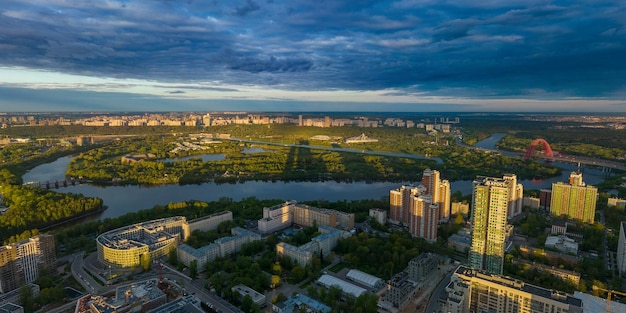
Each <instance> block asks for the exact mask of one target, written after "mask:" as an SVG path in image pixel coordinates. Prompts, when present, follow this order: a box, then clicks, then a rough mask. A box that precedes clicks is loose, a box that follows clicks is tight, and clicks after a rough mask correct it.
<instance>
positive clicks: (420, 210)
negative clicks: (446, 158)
mask: <svg viewBox="0 0 626 313" xmlns="http://www.w3.org/2000/svg"><path fill="white" fill-rule="evenodd" d="M389 209H390V211H389V221H390V222H392V223H394V224H397V225H403V226H408V228H409V231H410V232H411V234H412V235H413V236H414V237H420V238H424V239H426V240H428V241H431V242H432V241H436V240H437V225H438V223H440V222H446V221H448V220H449V219H450V214H451V213H450V182H448V181H447V180H441V178H440V174H439V171H437V170H431V169H426V170H424V173H423V175H422V181H421V184H420V185H419V186H411V185H403V186H401V187H400V188H398V189H393V190H390V191H389Z"/></svg>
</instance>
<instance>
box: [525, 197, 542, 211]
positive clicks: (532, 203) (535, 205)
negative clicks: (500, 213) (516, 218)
mask: <svg viewBox="0 0 626 313" xmlns="http://www.w3.org/2000/svg"><path fill="white" fill-rule="evenodd" d="M522 205H523V206H526V207H529V208H531V209H539V207H540V205H541V200H540V199H539V198H535V197H523V198H522Z"/></svg>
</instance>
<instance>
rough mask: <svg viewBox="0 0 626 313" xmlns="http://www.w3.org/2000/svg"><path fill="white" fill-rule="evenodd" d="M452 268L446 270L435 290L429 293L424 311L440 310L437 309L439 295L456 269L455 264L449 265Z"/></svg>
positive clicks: (428, 312)
mask: <svg viewBox="0 0 626 313" xmlns="http://www.w3.org/2000/svg"><path fill="white" fill-rule="evenodd" d="M451 268H452V269H451V270H449V271H448V273H447V274H446V276H445V277H444V278H443V279H442V280H440V281H439V284H437V287H436V288H435V290H434V291H433V292H432V293H431V295H430V298H429V299H428V306H426V312H427V313H430V312H440V310H439V303H438V300H439V295H441V294H442V293H443V292H444V289H445V288H446V286H447V285H448V284H449V283H450V279H451V278H452V274H454V271H455V270H456V265H455V266H453V267H451Z"/></svg>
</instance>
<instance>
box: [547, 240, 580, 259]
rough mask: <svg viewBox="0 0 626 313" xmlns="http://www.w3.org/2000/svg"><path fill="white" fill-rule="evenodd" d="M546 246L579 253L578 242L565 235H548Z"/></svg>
mask: <svg viewBox="0 0 626 313" xmlns="http://www.w3.org/2000/svg"><path fill="white" fill-rule="evenodd" d="M545 246H546V247H549V248H553V249H557V250H559V251H561V252H565V253H571V254H574V255H577V254H578V243H577V242H576V241H574V240H573V239H570V238H568V237H566V236H564V235H560V236H548V237H547V238H546V243H545Z"/></svg>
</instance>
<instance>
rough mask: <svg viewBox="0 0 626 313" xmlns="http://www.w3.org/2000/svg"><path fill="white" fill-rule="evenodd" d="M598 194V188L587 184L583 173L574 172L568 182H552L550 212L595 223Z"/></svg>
mask: <svg viewBox="0 0 626 313" xmlns="http://www.w3.org/2000/svg"><path fill="white" fill-rule="evenodd" d="M597 196H598V188H596V187H593V186H587V185H586V184H585V183H584V182H583V176H582V173H577V172H572V173H571V174H570V177H569V182H568V183H567V184H565V183H562V182H558V183H553V184H552V196H551V199H550V214H552V215H556V216H563V215H564V216H567V217H568V218H571V219H577V220H581V221H583V222H585V223H593V221H594V219H595V215H596V200H597Z"/></svg>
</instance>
